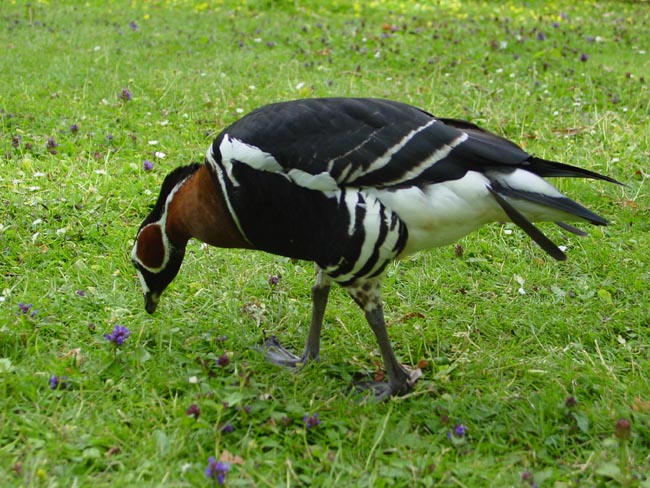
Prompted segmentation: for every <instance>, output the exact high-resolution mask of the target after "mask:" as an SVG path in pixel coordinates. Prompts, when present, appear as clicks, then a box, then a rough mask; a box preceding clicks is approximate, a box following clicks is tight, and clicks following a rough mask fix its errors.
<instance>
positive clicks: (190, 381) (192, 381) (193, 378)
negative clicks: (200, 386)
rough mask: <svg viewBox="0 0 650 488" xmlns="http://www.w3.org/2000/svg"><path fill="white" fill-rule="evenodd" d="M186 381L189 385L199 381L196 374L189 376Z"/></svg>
mask: <svg viewBox="0 0 650 488" xmlns="http://www.w3.org/2000/svg"><path fill="white" fill-rule="evenodd" d="M188 381H189V383H190V385H196V384H197V383H198V382H199V379H198V378H197V377H196V376H190V377H189V378H188Z"/></svg>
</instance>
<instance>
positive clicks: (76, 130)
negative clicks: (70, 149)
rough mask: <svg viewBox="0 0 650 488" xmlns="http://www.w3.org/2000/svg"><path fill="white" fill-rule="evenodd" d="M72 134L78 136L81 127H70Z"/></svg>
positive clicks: (74, 125)
mask: <svg viewBox="0 0 650 488" xmlns="http://www.w3.org/2000/svg"><path fill="white" fill-rule="evenodd" d="M70 132H72V133H73V134H76V133H77V132H79V126H78V125H77V124H72V125H71V126H70Z"/></svg>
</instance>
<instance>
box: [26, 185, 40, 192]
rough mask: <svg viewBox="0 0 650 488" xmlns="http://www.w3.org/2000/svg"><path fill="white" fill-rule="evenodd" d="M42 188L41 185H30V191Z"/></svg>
mask: <svg viewBox="0 0 650 488" xmlns="http://www.w3.org/2000/svg"><path fill="white" fill-rule="evenodd" d="M40 189H41V187H40V186H30V187H29V191H38V190H40Z"/></svg>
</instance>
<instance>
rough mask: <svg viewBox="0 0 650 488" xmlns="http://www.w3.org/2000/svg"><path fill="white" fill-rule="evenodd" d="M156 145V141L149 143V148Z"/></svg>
mask: <svg viewBox="0 0 650 488" xmlns="http://www.w3.org/2000/svg"><path fill="white" fill-rule="evenodd" d="M156 144H158V141H149V145H150V146H155V145H156Z"/></svg>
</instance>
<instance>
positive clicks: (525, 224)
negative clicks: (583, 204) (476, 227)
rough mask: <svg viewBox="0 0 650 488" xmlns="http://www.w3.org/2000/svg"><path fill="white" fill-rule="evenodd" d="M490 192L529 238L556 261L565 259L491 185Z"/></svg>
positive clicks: (549, 241)
mask: <svg viewBox="0 0 650 488" xmlns="http://www.w3.org/2000/svg"><path fill="white" fill-rule="evenodd" d="M487 188H488V190H489V191H490V193H492V195H494V198H495V199H496V201H497V202H498V203H499V205H501V208H503V210H504V212H505V213H506V215H507V216H508V217H510V220H512V221H513V222H514V223H515V224H517V225H518V226H519V227H521V228H522V229H523V231H524V232H525V233H526V234H528V235H529V236H530V238H531V239H532V240H533V241H535V242H536V243H537V245H538V246H539V247H541V248H542V249H543V250H544V251H546V252H547V253H548V254H549V255H550V256H551V257H553V258H555V259H557V260H558V261H564V260H566V254H564V253H563V252H562V251H561V250H560V248H559V247H557V246H556V245H555V243H554V242H553V241H551V240H550V239H549V238H548V237H546V236H545V235H544V234H543V233H542V231H540V230H539V229H538V228H537V227H535V226H534V225H533V223H532V222H531V221H529V220H528V219H527V218H526V217H524V215H523V214H522V213H521V212H519V210H517V209H516V208H515V207H513V206H512V205H510V204H509V203H508V201H507V200H506V199H505V198H503V197H502V196H501V195H499V194H498V193H497V192H496V191H495V190H494V189H493V188H492V187H491V186H488V187H487Z"/></svg>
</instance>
